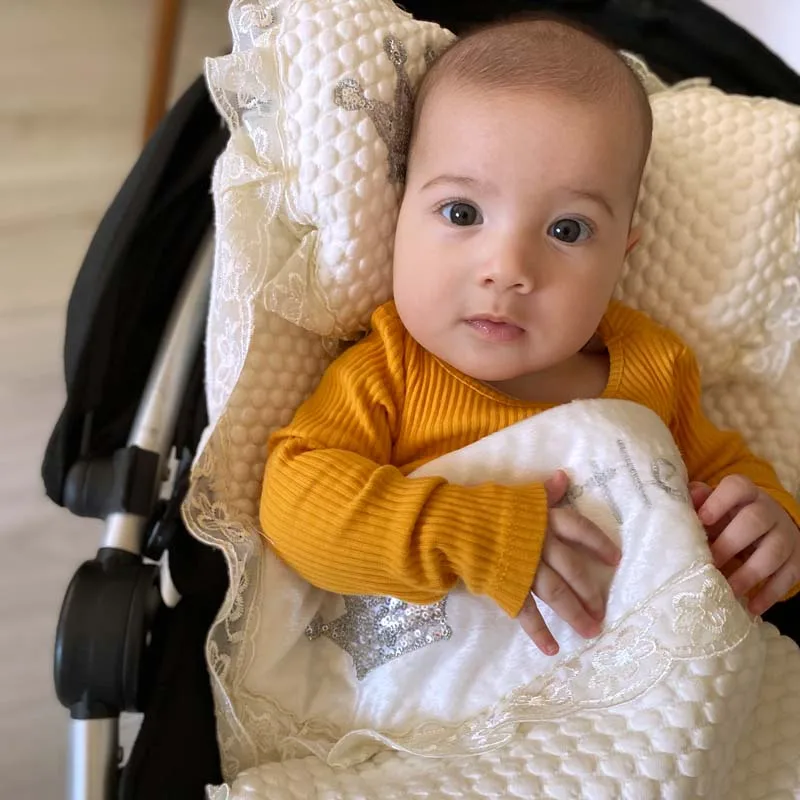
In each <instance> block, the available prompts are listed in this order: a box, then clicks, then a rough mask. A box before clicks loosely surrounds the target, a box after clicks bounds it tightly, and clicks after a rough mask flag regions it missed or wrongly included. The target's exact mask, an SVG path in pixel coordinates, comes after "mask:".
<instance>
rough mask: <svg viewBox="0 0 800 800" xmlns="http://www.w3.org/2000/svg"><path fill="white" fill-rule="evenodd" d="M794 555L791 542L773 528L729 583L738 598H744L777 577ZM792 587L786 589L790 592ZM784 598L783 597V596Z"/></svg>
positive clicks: (729, 579)
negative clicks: (764, 582) (763, 583)
mask: <svg viewBox="0 0 800 800" xmlns="http://www.w3.org/2000/svg"><path fill="white" fill-rule="evenodd" d="M791 554H792V546H791V542H787V540H786V539H785V538H784V537H783V536H781V533H780V530H778V529H777V528H773V530H771V531H770V532H769V533H768V534H767V535H766V536H765V537H764V538H763V539H762V540H761V541H760V542H759V543H758V546H757V547H756V548H755V552H754V553H753V554H752V555H751V556H750V558H748V559H747V560H746V561H745V562H744V564H742V566H741V567H739V569H737V570H736V572H734V573H733V575H731V576H730V578H728V583H729V584H730V586H731V589H733V593H734V594H735V595H736V596H737V597H743V596H744V595H746V594H747V593H748V592H749V591H750V590H751V589H754V588H755V587H756V586H758V584H759V583H761V582H762V581H764V580H766V579H767V578H769V577H771V576H772V575H775V574H776V573H777V572H778V571H779V570H780V569H781V567H783V565H784V564H786V562H787V560H788V559H789V556H790V555H791ZM791 588H792V587H791V586H787V587H786V591H787V592H788V591H789V589H791ZM781 596H783V595H781Z"/></svg>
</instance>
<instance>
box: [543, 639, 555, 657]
mask: <svg viewBox="0 0 800 800" xmlns="http://www.w3.org/2000/svg"><path fill="white" fill-rule="evenodd" d="M557 652H558V645H557V644H556V643H555V642H552V643H551V644H546V645H545V646H544V654H545V655H546V656H554V655H555V654H556V653H557Z"/></svg>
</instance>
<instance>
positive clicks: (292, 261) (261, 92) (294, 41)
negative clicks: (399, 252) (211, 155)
mask: <svg viewBox="0 0 800 800" xmlns="http://www.w3.org/2000/svg"><path fill="white" fill-rule="evenodd" d="M230 20H231V26H232V29H233V31H234V49H233V52H232V53H231V54H230V55H228V56H225V57H222V58H217V59H210V60H209V61H208V62H207V70H206V73H207V79H208V84H209V87H210V89H211V93H212V96H213V98H214V99H215V101H216V104H217V107H218V108H219V110H220V112H221V113H222V115H223V116H224V118H225V120H226V122H227V123H228V125H229V127H230V128H231V134H232V135H231V140H230V144H229V145H228V147H227V149H226V151H225V153H224V155H223V157H222V159H221V161H220V164H219V167H218V169H217V180H216V189H215V193H216V198H217V205H218V210H219V214H220V215H221V217H222V219H221V220H220V221H218V229H219V234H220V248H219V255H220V259H224V260H225V263H226V265H229V269H231V270H232V271H234V272H236V274H237V275H239V276H243V275H246V282H247V284H248V285H249V284H250V283H251V282H252V280H253V278H254V277H255V276H258V280H259V282H261V283H263V284H264V291H263V293H262V296H261V298H260V299H261V300H262V302H264V303H265V305H266V306H267V307H268V308H269V309H271V310H273V311H276V312H278V313H279V314H281V316H283V317H285V318H286V319H288V320H289V321H291V322H294V323H296V324H298V325H301V326H302V327H305V328H307V329H309V330H313V331H315V332H316V333H318V334H320V335H323V336H340V337H346V336H353V335H355V334H357V333H358V332H360V331H363V330H364V328H365V326H366V325H367V323H368V321H369V317H370V315H371V312H372V310H373V309H374V308H375V307H376V306H377V305H378V304H380V303H381V302H383V301H385V300H387V299H388V298H389V296H390V292H391V264H392V245H393V237H394V227H395V221H396V217H397V211H398V207H399V200H400V196H401V192H402V181H403V177H404V174H405V160H406V150H407V146H408V136H409V130H410V124H411V114H412V110H413V95H414V90H415V87H416V85H417V83H418V82H419V80H420V78H421V77H422V75H423V73H424V71H425V68H426V63H427V62H429V61H430V60H431V59H432V58H433V57H435V55H436V53H437V51H438V50H439V49H441V48H442V47H443V46H444V45H446V44H447V43H448V42H449V41H450V40H451V39H452V35H451V34H450V33H448V32H447V31H445V30H443V29H441V28H440V27H439V26H437V25H434V24H431V23H423V22H417V21H415V20H414V19H412V18H411V17H410V16H409V15H408V14H406V13H405V12H402V11H400V9H398V8H397V7H396V6H395V5H394V4H393V3H390V2H388V0H338V1H337V0H328V1H327V2H325V0H311V1H306V0H299V1H298V0H295V1H294V2H270V3H258V2H234V3H233V4H232V6H231V11H230ZM220 223H221V224H220ZM275 240H280V243H281V244H280V248H279V251H278V252H276V251H275V250H274V249H273V242H275Z"/></svg>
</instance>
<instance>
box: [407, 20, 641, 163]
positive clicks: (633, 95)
mask: <svg viewBox="0 0 800 800" xmlns="http://www.w3.org/2000/svg"><path fill="white" fill-rule="evenodd" d="M442 85H450V86H454V87H457V88H458V87H465V88H485V89H494V90H509V89H522V90H525V89H531V90H537V89H542V90H550V91H553V92H556V93H559V94H561V93H563V94H564V95H566V96H569V97H572V98H574V99H576V100H580V101H585V102H591V103H604V102H611V103H615V104H616V105H617V107H618V108H619V107H621V108H622V109H625V110H629V111H630V113H632V114H633V116H634V117H635V118H636V119H637V121H638V124H639V126H640V128H641V135H642V153H641V160H640V165H639V167H640V168H639V172H638V175H639V176H641V171H642V169H644V164H645V161H646V160H647V154H648V153H649V151H650V141H651V138H652V131H653V115H652V111H651V109H650V102H649V100H648V98H647V92H646V91H645V89H644V86H643V85H642V82H641V81H640V80H639V78H638V77H637V76H636V74H635V73H634V72H633V70H632V69H631V68H630V67H629V66H628V64H627V63H626V62H625V60H624V59H623V58H622V56H621V55H620V54H619V53H618V52H617V50H616V49H615V48H614V46H613V45H611V44H610V43H608V42H606V41H604V40H603V39H602V38H600V37H599V36H598V35H597V34H595V33H594V32H591V31H589V30H586V29H584V28H582V27H580V26H579V25H576V24H575V23H573V22H566V21H564V20H561V19H559V18H557V17H554V16H551V15H538V14H537V15H525V16H524V17H523V16H519V17H513V18H511V19H509V20H505V21H501V22H496V23H493V24H490V25H486V26H482V27H480V28H477V29H475V30H473V31H470V32H468V33H467V34H466V35H464V36H463V37H461V38H459V39H458V40H456V41H455V42H454V43H453V44H452V45H451V46H450V47H449V48H448V49H447V50H445V51H444V52H443V53H441V54H440V55H439V56H438V58H437V59H436V61H435V62H434V63H433V65H432V66H431V68H430V69H429V70H428V72H427V73H426V75H425V77H424V78H423V80H422V82H421V84H420V86H419V90H418V92H417V98H416V103H415V109H414V124H413V128H412V141H411V146H412V148H413V143H414V134H415V132H416V130H417V125H418V123H419V119H420V116H421V114H422V110H423V108H424V106H425V102H426V100H427V99H428V98H429V97H430V96H431V94H432V93H435V90H436V89H437V88H438V87H440V86H442Z"/></svg>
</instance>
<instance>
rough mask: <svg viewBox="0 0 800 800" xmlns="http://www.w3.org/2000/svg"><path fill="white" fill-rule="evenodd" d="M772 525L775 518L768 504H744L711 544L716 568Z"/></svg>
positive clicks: (766, 531)
mask: <svg viewBox="0 0 800 800" xmlns="http://www.w3.org/2000/svg"><path fill="white" fill-rule="evenodd" d="M774 525H775V519H774V517H773V516H771V514H770V510H769V507H768V506H764V505H762V504H758V503H750V504H749V505H746V506H745V507H744V508H743V509H742V510H741V511H739V513H738V514H736V516H734V518H733V519H732V520H731V522H730V523H729V524H728V525H727V526H726V528H725V530H723V531H722V533H720V534H719V536H717V538H716V539H715V540H714V542H713V543H712V545H711V555H712V556H713V558H714V564H715V565H716V566H717V569H721V568H722V567H723V566H725V564H727V563H728V561H730V559H731V558H733V556H735V555H738V554H739V553H742V552H743V551H744V550H745V549H746V548H747V547H749V546H750V545H751V544H753V543H754V542H756V541H758V540H759V539H760V538H761V537H762V536H765V535H766V534H767V533H769V531H770V530H771V529H772V528H773V527H774ZM784 560H785V559H784ZM777 566H780V565H777ZM776 568H777V567H776ZM762 577H766V576H762Z"/></svg>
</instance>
